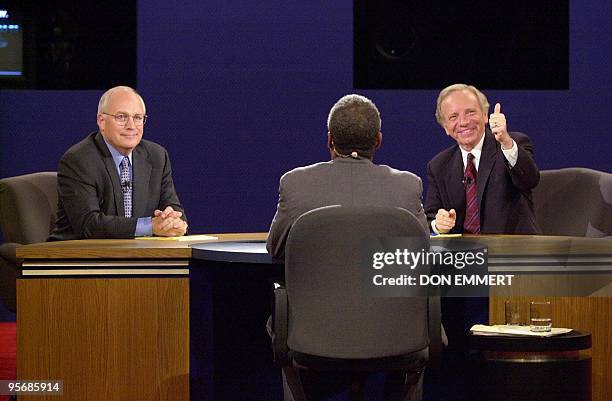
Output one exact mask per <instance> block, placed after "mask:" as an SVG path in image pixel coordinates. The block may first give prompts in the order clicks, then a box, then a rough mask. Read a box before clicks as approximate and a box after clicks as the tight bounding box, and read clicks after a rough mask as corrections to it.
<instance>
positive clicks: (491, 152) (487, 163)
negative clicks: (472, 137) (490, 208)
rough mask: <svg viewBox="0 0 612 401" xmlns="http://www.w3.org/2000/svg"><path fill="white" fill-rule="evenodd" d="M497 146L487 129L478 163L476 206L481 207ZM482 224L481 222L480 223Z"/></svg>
mask: <svg viewBox="0 0 612 401" xmlns="http://www.w3.org/2000/svg"><path fill="white" fill-rule="evenodd" d="M496 153H497V146H496V141H495V138H494V137H493V134H491V133H490V131H489V130H488V129H487V130H486V131H485V140H484V143H483V145H482V153H481V155H480V163H479V165H478V204H479V205H482V197H483V195H484V191H485V188H486V187H487V183H488V182H489V176H490V175H491V171H492V170H493V166H494V165H495V160H496V158H495V154H496ZM481 223H482V222H481Z"/></svg>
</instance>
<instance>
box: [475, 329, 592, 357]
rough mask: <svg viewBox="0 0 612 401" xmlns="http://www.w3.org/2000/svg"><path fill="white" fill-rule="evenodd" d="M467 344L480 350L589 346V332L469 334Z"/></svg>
mask: <svg viewBox="0 0 612 401" xmlns="http://www.w3.org/2000/svg"><path fill="white" fill-rule="evenodd" d="M468 344H469V347H470V348H472V349H477V350H480V351H502V352H509V351H511V352H544V351H576V350H583V349H589V348H591V333H587V332H581V331H576V330H574V331H570V332H569V333H566V334H561V335H558V336H552V337H520V336H515V337H511V336H482V335H474V334H470V335H469V336H468Z"/></svg>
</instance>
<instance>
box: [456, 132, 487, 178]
mask: <svg viewBox="0 0 612 401" xmlns="http://www.w3.org/2000/svg"><path fill="white" fill-rule="evenodd" d="M485 135H486V133H485V134H483V135H482V137H481V138H480V141H478V143H477V144H476V146H474V148H473V149H472V150H470V151H469V152H468V151H467V150H464V149H463V148H462V147H461V146H459V149H461V158H462V159H463V168H465V166H466V165H467V155H468V153H471V154H473V155H474V166H475V167H476V170H478V165H479V164H480V155H481V154H482V145H483V144H484V138H485Z"/></svg>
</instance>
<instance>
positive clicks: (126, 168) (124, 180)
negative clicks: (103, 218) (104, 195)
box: [119, 156, 132, 217]
mask: <svg viewBox="0 0 612 401" xmlns="http://www.w3.org/2000/svg"><path fill="white" fill-rule="evenodd" d="M119 169H120V170H121V191H122V192H123V209H124V210H125V217H132V180H131V174H130V159H129V157H127V156H125V157H124V158H123V160H121V164H120V165H119Z"/></svg>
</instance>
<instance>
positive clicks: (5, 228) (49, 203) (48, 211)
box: [0, 172, 57, 312]
mask: <svg viewBox="0 0 612 401" xmlns="http://www.w3.org/2000/svg"><path fill="white" fill-rule="evenodd" d="M56 214H57V173H55V172H42V173H33V174H27V175H21V176H17V177H9V178H3V179H0V228H1V229H2V236H3V239H4V243H3V244H2V245H0V296H1V297H2V300H3V301H4V304H5V305H6V307H7V308H8V309H9V310H11V311H13V312H14V311H15V310H16V295H15V293H16V291H15V289H16V285H15V284H16V279H17V277H18V276H19V274H20V270H21V262H22V261H21V260H20V259H17V257H16V255H15V250H16V248H17V246H19V245H25V244H33V243H37V242H44V241H45V240H46V239H47V237H48V236H49V234H50V232H51V230H52V229H53V227H54V225H55V217H56Z"/></svg>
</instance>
